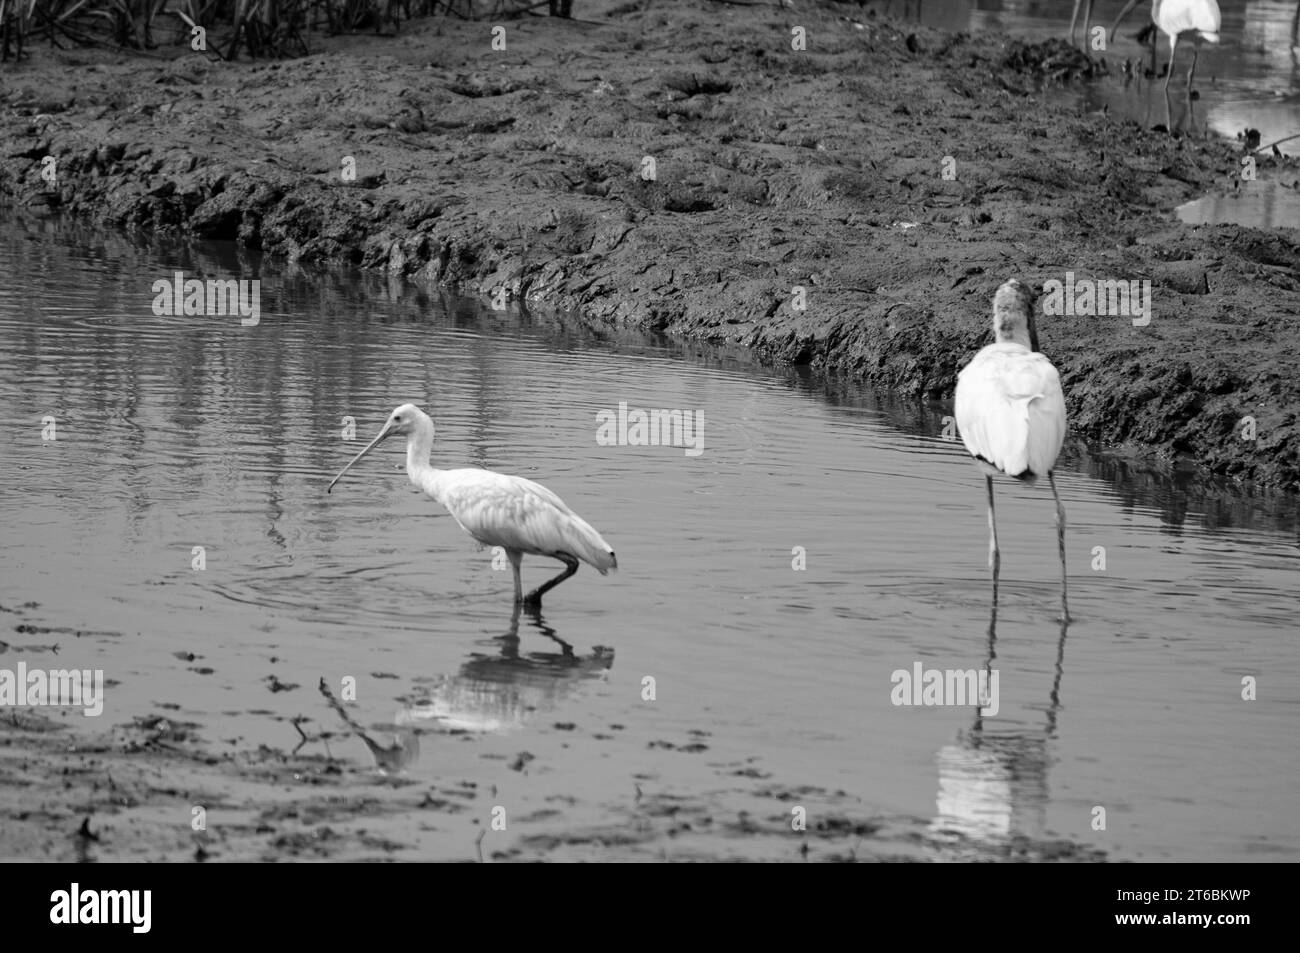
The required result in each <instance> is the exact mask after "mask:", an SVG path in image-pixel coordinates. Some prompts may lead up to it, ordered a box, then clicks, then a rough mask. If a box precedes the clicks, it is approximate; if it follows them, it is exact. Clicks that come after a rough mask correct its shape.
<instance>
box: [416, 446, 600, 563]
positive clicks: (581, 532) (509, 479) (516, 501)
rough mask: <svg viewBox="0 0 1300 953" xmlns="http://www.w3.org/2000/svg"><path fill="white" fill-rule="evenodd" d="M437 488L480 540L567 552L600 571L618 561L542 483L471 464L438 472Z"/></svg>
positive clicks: (535, 551) (539, 551)
mask: <svg viewBox="0 0 1300 953" xmlns="http://www.w3.org/2000/svg"><path fill="white" fill-rule="evenodd" d="M437 490H438V492H437V494H436V496H437V498H438V499H439V500H440V501H441V502H442V504H443V506H445V507H446V508H447V511H448V512H450V513H451V515H452V516H453V517H454V518H455V520H456V522H457V523H459V524H460V526H461V528H462V529H464V530H465V532H467V533H469V534H470V535H471V536H473V537H474V538H475V539H477V540H478V541H479V542H481V543H483V544H484V545H487V546H503V547H505V548H506V549H517V550H519V551H520V552H524V553H533V554H536V555H541V556H550V555H553V554H555V553H560V552H563V553H570V554H572V555H573V556H576V557H577V558H579V559H581V560H583V561H584V562H587V563H590V564H591V565H592V566H594V567H595V568H596V569H597V570H599V571H600V572H601V574H602V575H603V574H604V573H606V572H607V571H609V570H610V569H615V568H617V566H618V561H617V560H616V559H615V558H614V552H613V550H612V549H610V548H609V545H608V544H607V543H606V542H605V541H604V540H603V539H601V537H600V534H599V533H597V532H596V530H595V529H593V528H592V526H591V525H590V524H589V523H587V522H586V521H585V520H583V519H582V517H580V516H578V514H577V513H575V512H573V510H571V509H569V507H568V506H566V505H565V503H564V501H563V500H561V499H560V498H559V497H558V496H556V495H555V494H554V493H553V492H551V491H550V490H548V489H547V488H546V487H544V486H542V485H541V484H540V483H534V482H533V481H532V480H526V479H524V478H523V477H517V476H507V475H506V474H504V473H496V472H494V471H492V470H477V469H473V468H469V469H462V470H444V471H442V472H441V473H440V474H439V476H438V487H437Z"/></svg>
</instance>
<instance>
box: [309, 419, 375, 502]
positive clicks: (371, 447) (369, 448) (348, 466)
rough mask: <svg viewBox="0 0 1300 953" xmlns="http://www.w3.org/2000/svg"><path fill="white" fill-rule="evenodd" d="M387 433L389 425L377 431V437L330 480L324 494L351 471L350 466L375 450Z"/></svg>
mask: <svg viewBox="0 0 1300 953" xmlns="http://www.w3.org/2000/svg"><path fill="white" fill-rule="evenodd" d="M389 431H390V427H389V425H388V424H384V429H383V430H381V431H379V436H378V437H376V438H375V439H374V440H372V441H370V443H369V444H367V445H366V448H365V449H364V450H362V451H361V452H360V453H358V454H357V455H356V456H355V457H353V458H352V459H351V460H349V461H348V465H347V466H345V467H344V468H343V469H342V470H340V471H339V475H338V476H336V477H335V478H334V479H332V480H330V485H329V486H327V487H326V488H325V492H326V493H328V492H330V491H331V490H332V489H334V484H335V483H338V482H339V480H341V479H343V474H345V473H347V472H348V471H349V470H351V469H352V465H353V464H354V463H356V462H357V461H358V460H360V459H361V458H362V457H364V456H365V455H366V454H367V453H369V452H370V451H371V450H373V449H375V445H376V444H378V443H379V442H380V441H381V440H383V439H384V438H385V437H387V436H388V434H389Z"/></svg>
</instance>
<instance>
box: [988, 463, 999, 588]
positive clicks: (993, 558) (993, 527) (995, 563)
mask: <svg viewBox="0 0 1300 953" xmlns="http://www.w3.org/2000/svg"><path fill="white" fill-rule="evenodd" d="M984 482H985V483H987V484H988V488H989V565H990V566H992V567H993V582H994V584H995V585H996V584H997V580H998V570H999V569H1001V568H1002V554H1001V553H1000V552H998V524H997V521H996V520H994V518H993V478H992V477H991V476H987V475H986V476H985V477H984ZM995 591H996V590H995Z"/></svg>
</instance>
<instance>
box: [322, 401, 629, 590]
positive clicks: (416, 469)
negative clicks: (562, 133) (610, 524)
mask: <svg viewBox="0 0 1300 953" xmlns="http://www.w3.org/2000/svg"><path fill="white" fill-rule="evenodd" d="M394 435H399V436H405V437H406V474H407V476H409V477H410V478H411V482H412V483H414V484H415V485H416V486H418V487H419V488H420V489H422V490H423V491H424V492H425V493H427V494H428V495H429V496H431V497H433V498H434V499H435V500H436V501H438V502H439V503H441V504H442V505H443V506H444V507H446V509H447V512H449V513H450V514H451V515H452V517H453V518H454V519H455V520H456V522H457V524H459V526H460V528H461V529H463V530H464V531H465V532H467V533H469V534H470V535H471V536H473V537H474V538H475V539H476V540H478V542H479V543H481V544H483V545H484V546H500V547H501V548H502V549H504V550H505V552H506V556H507V557H508V558H509V559H510V568H511V569H513V570H514V573H515V602H517V603H525V604H527V605H535V606H536V605H541V603H542V596H543V595H544V594H546V593H547V592H549V591H550V590H551V589H553V588H555V587H556V586H558V585H559V584H560V583H562V582H564V580H566V579H568V578H569V577H570V576H572V575H573V574H574V573H575V572H577V571H578V565H579V562H580V561H581V562H585V563H587V564H588V565H590V566H594V567H595V569H596V571H597V572H599V573H600V574H601V575H602V576H603V575H605V574H606V573H607V572H609V571H610V570H611V569H617V568H618V560H617V559H615V558H614V550H612V549H610V548H609V544H608V543H606V542H605V541H604V540H603V539H601V538H600V534H599V533H597V532H596V530H595V529H593V528H592V526H591V524H590V523H588V522H587V521H586V520H584V519H583V518H582V517H581V516H579V515H578V514H577V513H575V512H573V510H571V509H569V508H568V507H567V506H565V504H564V501H563V500H561V499H560V498H559V497H558V496H556V495H555V494H554V493H552V492H551V491H550V490H548V489H547V488H546V487H544V486H542V485H541V484H540V483H534V482H533V481H532V480H525V479H524V478H523V477H517V476H506V475H505V474H504V473H495V472H493V471H492V470H480V469H478V468H477V467H468V468H465V469H460V470H439V469H438V468H437V467H435V466H433V465H432V464H431V463H429V454H430V453H431V452H432V450H433V421H432V420H430V419H429V415H428V414H426V413H425V412H424V411H422V410H421V409H420V408H419V407H416V406H415V405H414V404H403V405H402V406H401V407H398V408H397V409H396V410H394V411H393V412H392V414H390V415H389V417H388V420H387V422H386V423H385V424H384V428H383V429H382V430H380V431H379V436H377V437H375V439H374V440H372V441H370V443H369V445H368V446H366V448H365V449H364V450H362V451H361V452H360V453H358V454H357V455H356V456H355V457H353V458H352V460H351V461H350V462H349V463H348V465H347V466H345V467H344V468H343V469H342V470H340V471H339V475H338V476H336V477H335V478H334V479H333V480H332V481H331V482H330V485H329V489H331V490H332V489H334V484H335V483H337V482H338V481H339V480H340V478H342V476H343V474H344V473H347V472H348V470H349V469H351V467H352V464H354V463H356V462H357V461H358V460H360V459H361V458H362V457H364V456H365V455H366V454H367V453H369V452H370V451H371V450H372V449H373V448H374V447H375V446H376V445H377V444H378V443H379V442H380V441H381V440H385V439H387V438H388V437H392V436H394ZM327 492H328V491H327ZM525 553H528V554H530V555H533V556H549V557H551V558H552V559H558V560H559V561H560V562H562V563H564V565H565V570H564V572H562V573H560V575H558V576H556V577H555V578H554V579H552V580H550V581H549V582H545V583H543V584H542V585H540V586H538V587H537V588H536V589H534V590H533V591H532V592H530V593H529V594H528V595H527V596H525V595H524V592H523V585H522V580H521V579H520V576H519V566H520V564H521V563H522V562H523V559H524V554H525Z"/></svg>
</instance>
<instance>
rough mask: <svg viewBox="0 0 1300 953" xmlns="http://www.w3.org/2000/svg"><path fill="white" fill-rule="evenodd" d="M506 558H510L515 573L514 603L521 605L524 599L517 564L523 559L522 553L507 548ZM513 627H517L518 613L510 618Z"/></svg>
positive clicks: (522, 585)
mask: <svg viewBox="0 0 1300 953" xmlns="http://www.w3.org/2000/svg"><path fill="white" fill-rule="evenodd" d="M506 558H507V559H509V560H510V568H511V569H513V570H514V574H515V605H517V606H518V605H521V604H522V603H523V601H524V581H523V579H522V578H521V577H520V575H519V566H520V564H521V563H522V562H523V561H524V554H523V553H521V552H520V551H519V550H517V549H507V550H506ZM512 621H513V622H514V625H515V628H516V629H518V628H519V613H518V612H516V613H515V617H514V619H513V620H512Z"/></svg>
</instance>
